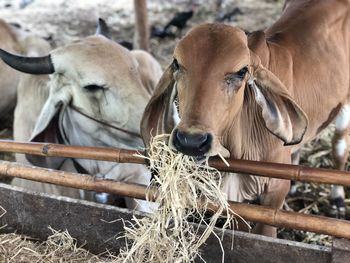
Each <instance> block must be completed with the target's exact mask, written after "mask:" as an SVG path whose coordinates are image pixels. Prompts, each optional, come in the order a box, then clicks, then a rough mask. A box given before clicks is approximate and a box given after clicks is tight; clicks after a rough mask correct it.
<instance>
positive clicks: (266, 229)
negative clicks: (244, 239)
mask: <svg viewBox="0 0 350 263" xmlns="http://www.w3.org/2000/svg"><path fill="white" fill-rule="evenodd" d="M289 188H290V181H289V180H282V179H275V178H272V179H270V181H269V183H268V186H267V190H266V192H265V193H264V194H263V195H262V196H261V197H260V199H261V205H263V206H269V207H271V208H273V209H280V208H282V205H283V202H284V200H285V198H286V196H287V194H288V191H289ZM253 232H254V233H256V234H261V235H265V236H270V237H277V228H276V227H273V226H269V225H264V224H261V223H257V224H256V226H255V227H254V229H253Z"/></svg>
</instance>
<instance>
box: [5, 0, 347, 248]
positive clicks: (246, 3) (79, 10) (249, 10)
mask: <svg viewBox="0 0 350 263" xmlns="http://www.w3.org/2000/svg"><path fill="white" fill-rule="evenodd" d="M21 2H23V1H18V0H15V1H11V0H0V17H1V18H3V19H5V20H6V21H8V22H13V23H18V24H20V25H21V27H22V28H23V29H25V30H28V31H30V32H32V33H34V34H37V35H39V36H41V37H44V38H46V39H48V40H49V41H50V42H51V44H52V46H53V47H60V46H62V45H65V44H67V43H69V42H71V41H74V40H76V39H79V38H83V37H85V36H88V35H90V34H94V32H95V24H96V20H97V18H98V17H102V18H104V19H105V20H106V22H107V24H108V25H109V26H110V27H111V32H112V36H113V38H114V39H115V40H118V41H120V40H127V41H130V42H132V40H133V35H134V14H133V5H132V2H133V1H131V0H118V1H116V0H92V1H64V0H55V1H52V0H34V2H33V3H31V4H29V5H28V6H26V7H25V8H21ZM195 2H196V3H197V7H196V11H195V15H194V17H193V18H192V19H191V20H190V21H189V23H188V27H187V28H186V30H184V32H183V34H184V33H185V32H186V31H187V30H189V29H190V28H191V27H192V26H194V25H196V24H199V23H203V22H213V21H214V20H215V17H216V16H217V15H218V13H217V12H216V11H214V8H213V1H210V0H197V1H195ZM283 2H284V1H283V0H241V1H239V0H226V1H223V7H222V11H223V12H229V11H231V10H233V9H234V8H237V7H238V8H239V10H240V11H241V13H240V14H237V15H235V16H234V17H233V19H232V21H230V22H227V21H226V23H228V24H231V25H235V26H239V27H241V28H242V29H244V30H247V31H255V30H260V29H264V28H266V27H268V26H269V25H271V24H272V23H273V22H274V21H275V20H276V19H277V18H278V17H279V15H280V13H281V10H282V6H283ZM189 6H190V4H189V0H170V1H166V0H150V1H148V13H149V23H150V25H158V26H161V25H163V26H164V25H165V24H166V22H167V21H168V20H169V18H170V17H172V16H173V15H174V14H175V13H176V12H178V11H187V10H188V9H189ZM178 40H179V38H178V37H177V38H175V39H169V38H165V39H151V52H152V54H153V55H154V56H155V57H156V58H157V59H158V61H159V62H160V63H161V65H162V66H163V68H165V67H166V65H167V64H168V63H170V61H171V59H172V51H173V49H174V46H175V44H176V43H177V41H178ZM331 134H332V130H331V129H329V130H327V131H326V133H324V134H323V136H321V137H320V139H319V140H318V141H316V142H314V143H312V144H310V145H307V146H306V147H305V149H304V151H303V153H302V160H301V161H302V164H305V165H309V166H310V165H311V166H315V167H326V168H330V167H332V165H333V163H332V160H331V157H330V138H331ZM0 138H11V128H8V127H7V128H4V127H3V128H2V130H0ZM0 158H2V159H12V157H11V155H0ZM328 193H329V186H324V185H316V184H297V193H296V194H295V195H293V196H289V197H288V199H287V202H286V203H285V206H284V208H285V209H287V210H293V211H300V210H301V212H304V213H314V214H316V213H317V214H324V213H325V212H324V210H325V209H326V207H327V205H329V203H327V202H328V200H327V194H328ZM347 203H349V200H347ZM279 236H280V237H283V238H288V239H293V240H298V241H304V242H308V243H317V244H328V245H329V244H330V238H329V237H327V236H319V235H317V236H315V235H312V234H308V233H304V232H301V231H284V230H281V231H280V234H279Z"/></svg>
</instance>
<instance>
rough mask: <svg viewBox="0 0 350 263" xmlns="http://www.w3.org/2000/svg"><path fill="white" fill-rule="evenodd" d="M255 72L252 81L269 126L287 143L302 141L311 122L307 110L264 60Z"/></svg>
mask: <svg viewBox="0 0 350 263" xmlns="http://www.w3.org/2000/svg"><path fill="white" fill-rule="evenodd" d="M253 76H254V77H253V78H252V79H250V80H249V81H248V85H249V87H250V88H251V89H252V90H253V92H254V95H255V101H256V102H257V103H258V105H259V106H260V107H261V113H262V118H263V119H264V122H265V126H266V128H267V129H268V130H269V131H270V132H271V133H272V134H274V135H276V136H277V137H278V138H280V139H281V140H282V141H284V145H293V144H298V143H300V142H301V140H302V139H303V136H304V134H305V131H306V128H307V125H308V118H307V116H306V114H305V113H304V111H303V110H302V109H301V108H300V107H299V105H298V104H297V103H296V102H295V101H294V99H293V98H292V97H291V96H290V95H289V93H288V91H287V88H286V87H285V86H284V84H283V83H282V82H281V81H280V80H279V79H278V78H277V77H276V76H275V75H274V74H273V73H272V72H271V71H269V70H268V69H266V68H265V67H263V66H262V65H261V64H260V63H259V65H258V66H257V67H255V68H253Z"/></svg>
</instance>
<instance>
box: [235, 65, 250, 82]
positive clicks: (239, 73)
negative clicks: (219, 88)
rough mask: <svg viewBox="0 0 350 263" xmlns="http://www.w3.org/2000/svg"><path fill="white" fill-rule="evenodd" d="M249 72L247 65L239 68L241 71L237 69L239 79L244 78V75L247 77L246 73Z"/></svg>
mask: <svg viewBox="0 0 350 263" xmlns="http://www.w3.org/2000/svg"><path fill="white" fill-rule="evenodd" d="M247 72H248V68H247V67H244V68H242V69H241V70H239V71H237V72H236V76H237V78H239V79H241V80H242V79H244V77H245V74H247Z"/></svg>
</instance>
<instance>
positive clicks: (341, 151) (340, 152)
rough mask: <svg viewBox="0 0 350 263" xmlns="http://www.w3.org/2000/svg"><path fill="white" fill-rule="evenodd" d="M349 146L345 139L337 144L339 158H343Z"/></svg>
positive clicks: (336, 150)
mask: <svg viewBox="0 0 350 263" xmlns="http://www.w3.org/2000/svg"><path fill="white" fill-rule="evenodd" d="M347 148H348V145H347V143H346V140H345V139H340V140H338V141H337V142H336V144H335V153H336V155H337V156H339V157H342V156H344V154H345V153H346V151H347Z"/></svg>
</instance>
